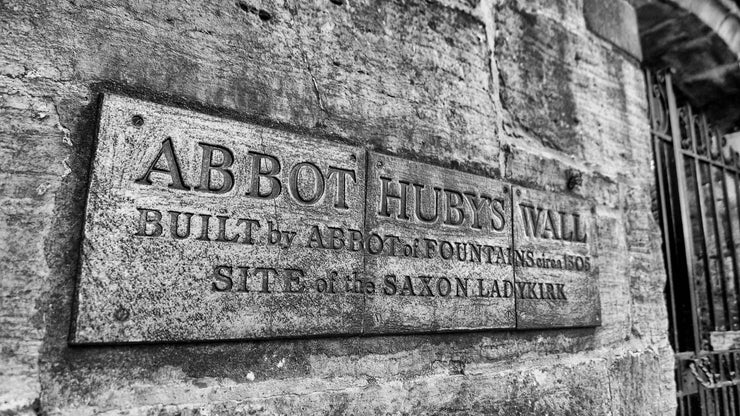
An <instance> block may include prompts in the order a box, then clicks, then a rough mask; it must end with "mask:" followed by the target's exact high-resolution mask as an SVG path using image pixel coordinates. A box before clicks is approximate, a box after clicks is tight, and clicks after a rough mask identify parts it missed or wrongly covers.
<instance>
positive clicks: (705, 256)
mask: <svg viewBox="0 0 740 416" xmlns="http://www.w3.org/2000/svg"><path fill="white" fill-rule="evenodd" d="M687 111H688V117H689V125H688V130H689V134H690V135H691V143H692V149H693V152H694V154H695V155H698V154H699V149H698V140H699V139H698V138H697V137H696V131H695V130H694V112H693V110H692V109H691V107H690V106H688V107H687ZM692 159H693V160H694V172H695V175H694V176H695V178H694V179H695V182H696V199H697V203H698V204H697V207H698V209H699V224H698V226H699V232H700V233H701V243H702V244H703V248H702V263H703V265H704V287H705V288H706V290H705V292H706V305H707V312H708V313H709V321H710V322H709V325H710V327H709V328H704V327H703V326H700V328H699V333H700V336H701V334H703V333H704V331H707V332H708V331H710V330H711V328H713V327H714V326H715V323H716V319H715V316H714V306H713V305H712V303H713V299H714V298H713V297H712V276H711V271H710V268H709V245H708V244H707V234H706V230H707V224H706V221H707V219H706V212H707V211H706V206H705V204H704V189H703V186H702V184H703V175H702V163H703V162H700V161H699V158H698V157H693V158H692ZM692 278H693V277H692ZM697 297H698V294H697ZM697 301H698V299H697ZM702 304H704V302H702ZM698 306H699V305H698V304H697V307H698Z"/></svg>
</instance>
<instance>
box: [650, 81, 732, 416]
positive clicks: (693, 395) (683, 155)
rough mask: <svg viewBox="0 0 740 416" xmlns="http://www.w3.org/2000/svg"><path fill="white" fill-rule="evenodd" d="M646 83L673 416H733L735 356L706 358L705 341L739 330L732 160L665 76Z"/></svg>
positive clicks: (716, 135)
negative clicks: (672, 364)
mask: <svg viewBox="0 0 740 416" xmlns="http://www.w3.org/2000/svg"><path fill="white" fill-rule="evenodd" d="M646 76H647V81H648V98H649V100H648V101H649V105H650V119H651V135H652V143H653V151H654V158H655V159H654V161H655V171H656V176H657V194H658V198H657V202H658V204H659V206H658V208H659V209H658V211H659V212H660V223H661V227H662V230H663V237H664V244H665V246H664V250H663V251H664V256H665V265H666V271H667V274H668V282H667V285H666V300H667V304H668V314H669V319H670V322H669V326H670V340H671V344H672V345H673V348H674V350H675V351H676V381H677V384H678V394H677V399H678V403H679V409H678V411H679V414H680V415H695V414H697V415H699V414H701V415H738V414H740V401H739V399H740V397H739V396H738V387H737V384H738V382H740V381H738V380H737V369H738V362H737V358H738V355H737V351H736V350H728V351H712V345H711V340H710V335H711V334H712V333H723V332H726V331H736V330H740V309H739V308H738V300H739V299H740V282H739V281H738V279H739V278H740V269H739V267H740V253H739V252H738V244H737V243H738V241H740V210H738V204H737V198H738V195H740V155H738V153H737V152H735V151H734V150H732V149H731V148H730V147H728V146H726V143H725V139H724V137H723V136H721V135H720V134H719V133H718V132H717V131H716V130H715V129H713V128H712V126H711V125H710V124H709V123H708V121H707V118H706V117H705V115H704V114H701V113H696V112H695V111H694V110H693V109H692V108H691V106H690V105H689V104H686V103H682V102H681V100H678V99H677V97H676V94H675V93H674V90H673V84H672V82H671V76H670V74H669V73H659V74H654V73H649V72H648V73H647V74H646ZM730 369H731V370H730ZM705 370H706V371H705Z"/></svg>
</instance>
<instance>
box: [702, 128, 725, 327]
mask: <svg viewBox="0 0 740 416" xmlns="http://www.w3.org/2000/svg"><path fill="white" fill-rule="evenodd" d="M702 130H703V131H702V134H705V135H706V129H702ZM707 138H709V137H708V136H707ZM711 153H712V151H711V149H709V153H708V154H709V158H710V159H711V157H712V155H711ZM707 165H708V170H709V195H710V200H711V202H712V204H711V209H712V218H713V222H714V243H715V245H716V248H717V267H718V268H719V274H720V286H721V290H722V306H723V307H724V315H725V323H726V324H727V323H729V322H730V320H731V318H730V309H729V304H728V302H727V282H726V279H727V274H726V273H725V262H724V258H723V252H722V251H723V250H722V239H721V237H720V228H719V214H718V212H717V201H716V196H715V194H714V169H713V168H712V165H711V163H709V164H707ZM715 329H716V328H715Z"/></svg>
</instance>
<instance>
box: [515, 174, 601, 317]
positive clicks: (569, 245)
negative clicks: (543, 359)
mask: <svg viewBox="0 0 740 416" xmlns="http://www.w3.org/2000/svg"><path fill="white" fill-rule="evenodd" d="M513 214H514V249H515V250H514V256H513V263H514V267H515V272H516V278H515V280H516V281H515V285H516V294H517V305H516V310H517V328H554V327H579V326H596V325H600V324H601V304H600V300H599V291H598V286H597V276H598V274H597V269H596V267H595V256H596V225H595V218H594V207H593V206H592V205H590V204H589V203H587V202H586V201H583V200H580V199H577V198H574V197H570V196H566V195H562V194H552V193H545V192H540V191H535V190H531V189H524V188H519V187H516V188H515V191H514V207H513Z"/></svg>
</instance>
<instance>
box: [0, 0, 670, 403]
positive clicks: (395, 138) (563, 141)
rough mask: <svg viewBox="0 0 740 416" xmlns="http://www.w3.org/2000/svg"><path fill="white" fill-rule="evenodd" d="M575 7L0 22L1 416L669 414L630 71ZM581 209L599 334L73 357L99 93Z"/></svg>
mask: <svg viewBox="0 0 740 416" xmlns="http://www.w3.org/2000/svg"><path fill="white" fill-rule="evenodd" d="M582 9H583V4H582V2H581V1H580V0H516V1H515V0H511V1H498V2H491V1H483V2H480V3H478V2H474V1H471V2H468V1H455V0H449V1H448V0H445V1H441V2H427V1H405V2H391V1H383V2H375V1H367V2H362V1H360V2H355V1H349V2H344V3H343V5H337V4H335V3H333V2H330V1H318V0H316V1H311V2H288V1H286V2H282V1H274V2H270V1H258V0H243V1H240V2H238V3H235V2H233V1H223V2H219V1H203V2H197V3H195V2H194V3H186V2H168V1H161V2H153V3H142V2H133V1H131V2H107V1H95V2H91V1H83V0H74V1H68V2H57V1H40V2H34V3H27V2H22V1H13V0H3V1H2V2H0V28H1V29H0V32H1V33H2V36H1V37H0V46H2V47H0V117H1V118H2V120H3V123H2V125H1V126H0V143H2V147H0V149H2V152H3V154H4V155H5V160H6V163H5V164H3V166H2V167H0V175H2V178H3V180H2V185H1V186H2V188H1V189H2V192H1V193H0V210H2V218H3V220H2V227H1V228H0V235H1V236H2V238H0V241H2V244H3V246H2V248H3V250H2V251H1V252H2V254H1V255H2V261H0V264H1V265H2V271H3V301H2V303H0V320H1V321H2V325H1V326H0V327H2V337H1V339H0V343H2V349H1V350H0V354H1V355H0V360H2V363H1V364H0V372H1V373H0V380H1V381H0V386H1V387H0V410H1V411H3V412H5V413H10V414H13V413H19V414H23V413H33V412H37V411H38V412H43V413H46V414H70V415H72V414H74V415H85V414H94V413H102V414H111V415H114V414H164V415H168V414H170V415H175V414H239V413H241V414H249V413H256V412H263V413H268V414H270V413H272V414H285V413H334V414H342V413H355V414H385V413H390V414H394V413H395V414H404V413H407V414H410V413H419V414H424V413H426V414H433V413H446V414H494V415H496V414H498V415H525V414H562V415H599V414H612V415H632V414H634V415H669V414H673V411H674V406H675V405H674V394H675V393H674V386H673V380H672V378H673V373H672V366H673V363H672V357H671V354H672V352H671V349H670V346H669V345H668V342H667V339H666V328H667V318H666V312H665V304H664V300H663V287H664V283H665V276H664V269H663V265H662V257H661V254H660V234H659V231H658V228H657V226H656V224H655V222H654V220H653V218H652V216H651V212H650V209H651V204H650V190H651V187H652V184H653V179H652V172H651V170H650V157H651V156H650V146H649V135H648V129H649V127H648V123H647V119H646V97H645V93H644V79H643V75H642V72H641V71H640V68H638V67H637V66H636V65H635V64H634V63H633V62H630V61H628V60H626V59H625V58H624V56H622V55H621V54H618V53H616V52H615V51H614V50H613V48H612V45H610V44H608V43H607V42H605V41H603V40H602V39H600V38H598V37H597V36H596V35H594V34H592V33H590V32H589V31H588V30H587V29H586V25H585V21H584V19H583V13H582ZM104 90H105V91H123V92H126V93H129V94H132V95H136V96H141V97H143V98H148V99H152V100H156V101H160V102H165V103H166V102H176V103H179V104H181V105H187V106H191V107H193V108H206V107H207V108H210V109H215V110H213V111H215V112H218V113H220V114H224V115H229V116H234V117H240V118H244V119H247V120H250V121H252V122H255V123H259V124H262V125H272V124H277V125H281V126H289V127H290V128H292V129H295V130H296V131H299V130H300V131H306V132H308V133H310V135H312V136H314V137H317V138H325V139H326V140H334V138H339V139H341V140H342V141H345V142H348V143H351V144H356V145H361V146H364V147H366V148H368V149H370V150H378V151H381V152H383V153H386V154H391V155H396V156H401V157H405V158H408V159H412V160H417V161H422V162H425V163H432V164H435V165H438V166H442V167H447V168H453V169H458V170H462V171H465V172H469V173H475V174H479V175H484V176H489V177H491V178H493V179H499V178H503V179H504V180H507V181H511V182H514V183H516V184H519V185H522V186H527V187H531V188H534V189H540V190H544V191H551V190H559V191H561V192H565V190H566V183H567V175H568V173H567V172H569V171H571V170H577V171H580V172H581V173H582V174H583V178H584V181H583V185H581V186H580V187H578V188H576V189H575V190H574V191H573V192H574V194H575V195H576V196H578V197H580V198H584V199H587V200H589V201H591V203H593V204H594V205H595V206H596V225H597V228H598V235H599V239H598V241H597V242H596V244H597V250H598V252H599V260H598V262H599V264H598V267H599V293H600V298H601V303H602V326H601V327H599V328H597V329H558V330H533V331H523V332H510V331H483V332H469V333H455V334H437V335H404V336H373V337H361V338H360V337H348V338H332V337H319V338H311V339H288V340H274V341H262V342H213V343H189V344H181V345H134V346H125V347H121V346H96V347H75V346H70V345H69V344H68V341H69V328H70V322H71V311H72V309H73V308H72V299H73V298H74V287H75V279H76V275H77V261H78V259H79V247H80V236H81V231H82V224H83V221H82V213H83V212H84V201H85V198H86V187H87V183H88V179H89V178H88V168H89V164H90V160H91V150H92V149H93V137H94V131H95V119H96V111H97V110H96V104H97V99H98V93H99V92H100V91H104Z"/></svg>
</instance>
